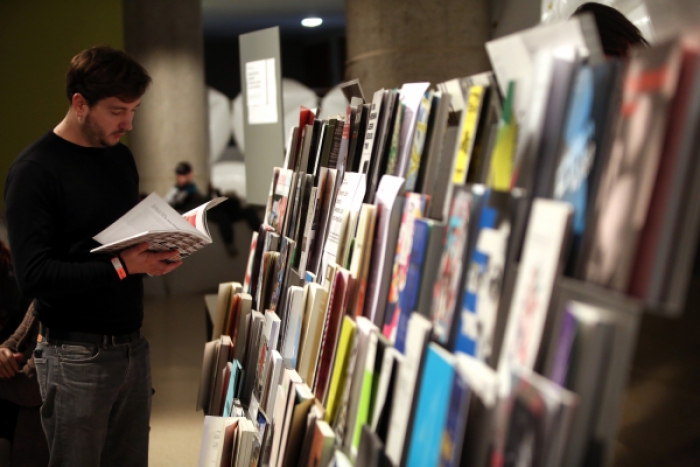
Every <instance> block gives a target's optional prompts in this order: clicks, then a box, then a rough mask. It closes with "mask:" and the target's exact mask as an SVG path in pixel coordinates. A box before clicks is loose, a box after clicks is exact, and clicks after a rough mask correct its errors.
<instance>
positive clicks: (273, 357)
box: [260, 349, 284, 415]
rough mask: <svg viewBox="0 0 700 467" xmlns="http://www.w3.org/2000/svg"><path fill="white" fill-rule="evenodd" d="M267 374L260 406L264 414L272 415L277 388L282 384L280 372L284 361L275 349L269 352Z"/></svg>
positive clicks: (282, 369)
mask: <svg viewBox="0 0 700 467" xmlns="http://www.w3.org/2000/svg"><path fill="white" fill-rule="evenodd" d="M268 366H269V368H268V374H267V379H266V381H265V388H266V391H265V392H264V396H263V399H262V401H261V404H260V406H261V407H263V408H264V410H265V413H268V414H270V415H272V414H274V410H275V401H276V400H277V388H278V387H279V385H280V383H281V382H282V372H283V371H284V359H283V358H282V354H280V353H279V352H278V351H277V349H273V350H272V351H271V352H270V364H269V365H268Z"/></svg>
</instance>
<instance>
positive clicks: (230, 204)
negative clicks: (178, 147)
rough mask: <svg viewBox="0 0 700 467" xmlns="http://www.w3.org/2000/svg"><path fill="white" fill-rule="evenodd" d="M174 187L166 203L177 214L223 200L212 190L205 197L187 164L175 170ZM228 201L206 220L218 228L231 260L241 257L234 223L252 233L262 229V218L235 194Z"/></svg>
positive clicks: (229, 194)
mask: <svg viewBox="0 0 700 467" xmlns="http://www.w3.org/2000/svg"><path fill="white" fill-rule="evenodd" d="M175 176H176V183H175V186H174V187H173V188H172V189H171V190H170V192H169V193H168V194H167V196H166V197H165V200H166V201H167V202H168V204H170V205H171V206H172V207H173V208H175V210H176V211H178V212H187V211H189V210H190V209H194V208H196V207H197V206H199V205H200V204H202V203H205V202H206V201H209V200H210V199H212V197H214V196H220V194H219V193H218V191H217V190H215V189H213V188H212V187H211V186H210V187H209V190H208V191H209V193H208V194H207V196H204V195H202V194H201V193H200V192H199V190H197V186H196V185H195V184H194V182H193V180H192V179H193V177H194V172H193V170H192V166H191V165H190V164H189V163H187V162H180V163H179V164H178V165H177V167H176V168H175ZM226 196H227V197H228V199H227V200H226V201H224V202H223V203H220V204H218V205H217V206H215V207H213V208H211V209H210V210H209V211H207V219H208V220H209V221H211V222H214V223H215V224H216V225H218V226H219V232H220V233H221V238H222V240H223V241H224V245H225V247H226V251H227V253H228V254H229V255H230V256H236V255H237V254H238V248H237V247H236V242H235V239H234V234H233V223H234V222H238V221H241V220H244V221H246V223H247V224H248V226H249V227H250V229H251V230H252V231H253V232H257V231H258V229H259V228H260V223H261V221H260V218H259V217H258V214H257V212H256V210H255V208H253V207H251V206H243V205H242V203H241V200H240V198H238V196H237V195H236V193H226Z"/></svg>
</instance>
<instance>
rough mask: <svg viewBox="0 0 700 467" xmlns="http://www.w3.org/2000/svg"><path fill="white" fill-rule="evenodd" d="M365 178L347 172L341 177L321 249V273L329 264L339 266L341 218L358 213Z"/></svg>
mask: <svg viewBox="0 0 700 467" xmlns="http://www.w3.org/2000/svg"><path fill="white" fill-rule="evenodd" d="M364 180H365V176H364V174H359V173H354V172H347V173H346V174H345V175H344V176H343V181H342V183H341V185H340V190H338V195H337V197H336V200H335V204H334V206H333V211H332V216H331V220H330V226H329V228H328V235H327V237H326V244H325V246H324V249H323V259H322V261H321V271H325V270H326V267H327V266H328V265H329V264H330V263H337V264H341V263H342V261H341V259H339V258H338V254H341V255H342V253H343V251H342V248H341V247H342V246H343V245H342V243H341V241H342V238H343V218H344V217H345V216H346V215H349V213H350V212H359V211H360V208H361V207H362V200H363V199H364V197H365V189H366V184H365V181H364Z"/></svg>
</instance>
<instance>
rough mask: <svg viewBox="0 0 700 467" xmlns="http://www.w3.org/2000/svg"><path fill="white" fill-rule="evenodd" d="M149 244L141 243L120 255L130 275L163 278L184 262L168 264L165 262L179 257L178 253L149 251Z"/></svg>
mask: <svg viewBox="0 0 700 467" xmlns="http://www.w3.org/2000/svg"><path fill="white" fill-rule="evenodd" d="M147 250H148V243H140V244H138V245H136V246H133V247H131V248H129V249H128V250H124V251H122V252H121V254H120V255H119V256H120V257H121V259H122V261H124V264H125V266H126V269H127V270H128V271H129V274H150V275H152V276H162V275H163V274H167V273H169V272H170V271H172V270H173V269H175V268H177V267H179V266H180V265H181V264H182V261H176V262H174V263H166V262H165V260H167V259H170V258H173V257H175V256H177V254H178V253H177V252H176V251H147Z"/></svg>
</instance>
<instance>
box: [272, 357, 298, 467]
mask: <svg viewBox="0 0 700 467" xmlns="http://www.w3.org/2000/svg"><path fill="white" fill-rule="evenodd" d="M301 383H302V381H301V377H300V376H299V373H297V372H296V370H291V369H288V368H287V369H285V370H284V373H283V375H282V384H280V385H279V387H278V388H277V401H276V402H275V410H274V415H273V418H272V424H273V427H274V428H273V438H272V451H271V454H270V467H275V466H277V465H279V464H278V459H279V458H280V457H281V456H280V451H281V450H282V449H283V446H284V443H285V442H286V441H287V437H286V435H285V432H286V431H288V429H289V424H290V423H291V410H290V411H289V413H288V411H287V408H288V406H289V402H290V399H291V402H292V407H293V406H294V394H295V390H294V386H295V385H297V384H301ZM287 417H289V419H290V420H287Z"/></svg>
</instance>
